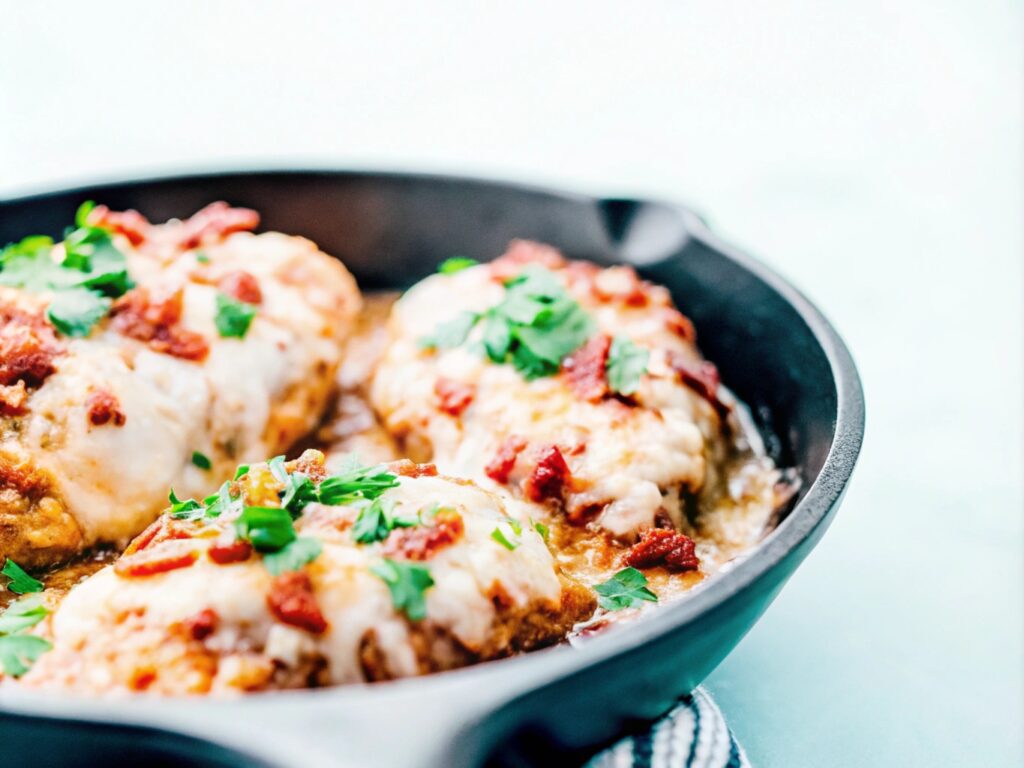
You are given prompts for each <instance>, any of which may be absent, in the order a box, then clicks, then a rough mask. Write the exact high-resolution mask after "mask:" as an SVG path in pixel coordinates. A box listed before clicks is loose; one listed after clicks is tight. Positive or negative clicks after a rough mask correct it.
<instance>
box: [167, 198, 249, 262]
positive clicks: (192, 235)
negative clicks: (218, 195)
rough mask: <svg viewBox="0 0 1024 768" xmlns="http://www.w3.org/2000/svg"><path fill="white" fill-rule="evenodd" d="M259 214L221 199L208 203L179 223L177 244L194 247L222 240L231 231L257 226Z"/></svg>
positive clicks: (183, 246)
mask: <svg viewBox="0 0 1024 768" xmlns="http://www.w3.org/2000/svg"><path fill="white" fill-rule="evenodd" d="M259 223H260V215H259V214H258V213H256V211H254V210H252V209H250V208H232V207H231V206H230V205H228V204H227V203H225V202H224V201H223V200H219V201H217V202H216V203H210V204H209V205H208V206H206V207H205V208H203V209H202V210H199V211H196V212H195V213H193V214H192V215H191V216H190V217H189V218H187V219H185V220H184V221H183V222H182V223H181V229H180V232H179V233H178V245H179V246H180V247H181V248H184V249H186V250H187V249H189V248H196V247H198V246H200V245H210V244H211V243H216V242H219V241H221V240H223V239H224V238H225V237H227V236H228V235H230V234H231V233H232V232H245V231H247V230H250V229H255V228H256V227H257V226H259Z"/></svg>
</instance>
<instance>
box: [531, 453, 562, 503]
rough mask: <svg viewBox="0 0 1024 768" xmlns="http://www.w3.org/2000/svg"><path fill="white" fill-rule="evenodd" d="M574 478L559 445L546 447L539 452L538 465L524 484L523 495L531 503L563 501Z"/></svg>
mask: <svg viewBox="0 0 1024 768" xmlns="http://www.w3.org/2000/svg"><path fill="white" fill-rule="evenodd" d="M571 477H572V473H571V472H570V471H569V465H568V464H566V463H565V457H563V456H562V452H561V451H560V450H558V446H557V445H545V446H543V447H542V448H541V449H540V450H539V451H538V452H537V465H536V466H535V467H534V468H533V471H532V472H531V473H530V476H529V477H527V478H526V482H525V483H524V484H523V495H525V496H526V498H528V499H529V500H530V501H536V502H541V501H544V500H546V499H561V498H562V492H563V491H564V490H565V486H566V485H567V484H568V482H569V480H570V479H571Z"/></svg>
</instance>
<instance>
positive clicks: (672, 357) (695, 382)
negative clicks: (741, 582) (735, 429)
mask: <svg viewBox="0 0 1024 768" xmlns="http://www.w3.org/2000/svg"><path fill="white" fill-rule="evenodd" d="M668 364H669V365H670V366H672V369H673V370H674V371H675V372H676V373H678V374H679V378H680V380H681V381H682V382H683V384H685V385H686V386H688V387H689V388H690V389H692V390H693V391H694V392H696V393H697V394H698V395H700V396H701V397H703V398H704V399H705V400H707V401H708V402H709V403H710V404H711V406H712V407H713V408H714V409H715V411H717V413H718V416H719V418H721V419H723V420H724V419H725V417H726V416H727V415H728V414H729V406H728V405H726V404H725V403H723V402H722V401H721V400H720V399H719V397H718V385H719V378H718V369H717V368H716V367H715V364H714V363H711V362H708V361H707V360H702V361H700V362H699V363H691V362H690V361H689V360H687V359H686V358H685V357H683V356H682V355H680V354H678V353H674V352H670V353H669V356H668Z"/></svg>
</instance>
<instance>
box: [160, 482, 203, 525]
mask: <svg viewBox="0 0 1024 768" xmlns="http://www.w3.org/2000/svg"><path fill="white" fill-rule="evenodd" d="M167 498H168V500H169V501H170V502H171V506H170V513H171V517H173V518H174V519H176V520H198V519H199V518H201V517H203V516H204V515H205V514H206V510H205V509H204V508H203V505H202V504H200V503H199V502H198V501H196V500H195V499H185V500H184V501H182V500H181V499H179V498H178V497H177V495H175V493H174V489H173V488H171V493H170V495H169V496H168V497H167Z"/></svg>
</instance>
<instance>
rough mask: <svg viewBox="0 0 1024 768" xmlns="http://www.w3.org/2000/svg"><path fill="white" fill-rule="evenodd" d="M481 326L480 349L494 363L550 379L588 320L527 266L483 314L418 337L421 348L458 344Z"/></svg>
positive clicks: (550, 279) (463, 316) (550, 278)
mask: <svg viewBox="0 0 1024 768" xmlns="http://www.w3.org/2000/svg"><path fill="white" fill-rule="evenodd" d="M477 323H480V324H481V326H482V332H481V333H482V338H481V341H482V346H483V351H484V353H485V354H486V355H487V357H488V358H489V359H490V360H491V361H493V362H495V363H506V362H511V363H512V365H513V366H514V367H515V369H516V370H517V371H519V372H520V373H521V374H523V376H524V377H526V378H527V379H535V378H538V377H541V376H551V375H552V374H554V373H556V372H557V371H558V369H559V367H560V366H561V364H562V360H563V359H564V358H565V357H566V356H567V355H569V354H571V353H573V352H575V351H576V350H577V349H579V348H580V347H581V346H582V345H583V344H584V343H585V342H586V340H587V339H588V338H589V336H590V335H591V333H592V331H593V321H592V320H591V318H590V316H589V315H587V313H586V312H584V311H583V308H582V307H581V306H580V305H579V304H578V303H577V302H576V300H575V299H573V298H572V296H570V295H569V293H568V292H567V291H566V290H565V288H564V287H563V286H562V284H561V283H560V282H559V281H558V278H556V277H555V276H554V275H553V274H552V273H551V272H549V271H548V270H546V269H544V268H543V267H538V266H530V267H527V268H526V269H525V270H523V273H522V274H520V275H519V276H518V277H516V278H513V279H512V280H509V281H508V282H507V283H505V297H504V298H503V299H502V301H501V302H500V303H499V304H498V305H496V306H494V307H492V308H491V309H489V310H487V311H486V312H484V313H482V314H476V313H473V312H462V313H460V314H459V315H457V316H456V317H454V318H453V319H451V320H449V321H447V322H446V323H442V324H441V325H439V326H438V327H437V329H436V330H435V332H434V334H433V335H432V336H427V337H424V338H422V339H420V346H422V347H425V348H442V349H447V348H451V347H457V346H459V345H461V344H463V343H464V342H465V341H466V339H467V338H468V337H469V333H470V331H472V329H473V327H474V326H476V325H477Z"/></svg>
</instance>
